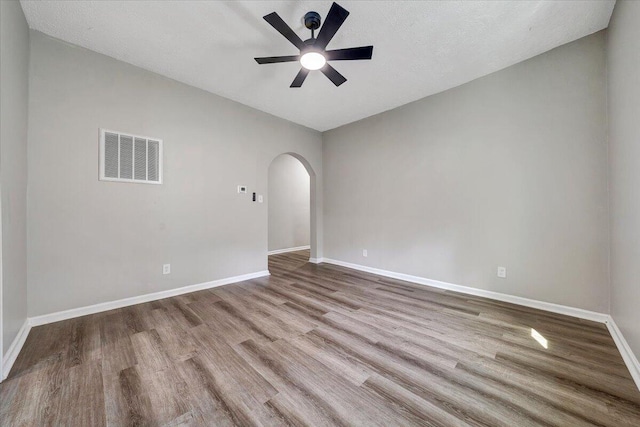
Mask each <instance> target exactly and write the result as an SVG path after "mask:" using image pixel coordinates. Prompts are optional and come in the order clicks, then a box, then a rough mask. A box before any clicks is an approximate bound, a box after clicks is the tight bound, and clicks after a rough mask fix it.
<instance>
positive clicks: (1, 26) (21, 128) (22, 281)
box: [0, 1, 29, 352]
mask: <svg viewBox="0 0 640 427" xmlns="http://www.w3.org/2000/svg"><path fill="white" fill-rule="evenodd" d="M28 71H29V28H28V27H27V21H26V20H25V18H24V15H23V13H22V8H21V7H20V3H18V2H17V1H15V2H14V1H0V192H1V193H2V200H1V206H2V233H1V236H2V250H1V251H0V253H1V254H2V269H1V271H2V287H1V288H2V292H1V293H2V317H3V319H2V325H3V326H2V327H3V334H2V339H3V349H4V350H3V351H4V352H6V351H7V350H8V349H9V346H10V345H11V342H12V341H13V340H14V338H15V337H16V335H17V333H18V331H19V330H20V328H21V327H22V325H23V324H24V322H25V320H26V318H27V225H26V220H27V203H26V198H27V117H28V114H27V99H28V82H29V78H28Z"/></svg>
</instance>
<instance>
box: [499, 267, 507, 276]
mask: <svg viewBox="0 0 640 427" xmlns="http://www.w3.org/2000/svg"><path fill="white" fill-rule="evenodd" d="M498 277H500V278H502V279H505V278H506V277H507V267H498Z"/></svg>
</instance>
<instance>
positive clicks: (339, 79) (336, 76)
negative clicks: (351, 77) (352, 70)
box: [320, 64, 347, 86]
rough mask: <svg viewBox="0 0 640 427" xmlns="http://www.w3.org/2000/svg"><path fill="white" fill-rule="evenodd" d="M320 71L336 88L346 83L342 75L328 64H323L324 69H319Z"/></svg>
mask: <svg viewBox="0 0 640 427" xmlns="http://www.w3.org/2000/svg"><path fill="white" fill-rule="evenodd" d="M320 71H322V74H324V75H325V76H327V77H328V78H329V80H331V81H332V82H333V84H334V85H336V86H340V85H341V84H342V83H344V82H346V81H347V79H346V78H345V77H344V76H343V75H342V74H340V73H339V72H338V71H336V69H335V68H333V67H332V66H331V65H329V64H325V65H324V67H322V68H320Z"/></svg>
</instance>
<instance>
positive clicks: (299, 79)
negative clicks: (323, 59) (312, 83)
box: [289, 68, 309, 87]
mask: <svg viewBox="0 0 640 427" xmlns="http://www.w3.org/2000/svg"><path fill="white" fill-rule="evenodd" d="M308 74H309V70H307V69H306V68H300V72H299V73H298V75H297V76H296V78H295V79H293V83H291V86H289V87H300V86H302V83H304V79H306V78H307V75H308Z"/></svg>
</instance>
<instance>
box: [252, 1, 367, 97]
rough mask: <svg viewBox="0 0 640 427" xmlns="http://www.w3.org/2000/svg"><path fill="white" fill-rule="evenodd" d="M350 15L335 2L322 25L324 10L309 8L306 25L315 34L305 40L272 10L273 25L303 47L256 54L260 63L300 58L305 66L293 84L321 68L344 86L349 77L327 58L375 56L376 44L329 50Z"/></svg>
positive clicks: (295, 85)
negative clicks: (282, 52) (285, 52)
mask: <svg viewBox="0 0 640 427" xmlns="http://www.w3.org/2000/svg"><path fill="white" fill-rule="evenodd" d="M347 16H349V12H348V11H347V10H346V9H344V8H343V7H341V6H340V5H339V4H337V3H333V4H332V5H331V9H330V10H329V14H328V15H327V17H326V19H325V22H324V25H322V28H320V14H318V12H307V13H306V14H305V15H304V25H305V27H307V28H308V29H310V30H311V38H310V39H308V40H305V41H302V39H301V38H300V37H298V35H297V34H296V33H295V32H294V31H293V30H292V29H291V27H289V26H288V25H287V24H286V23H285V22H284V21H283V20H282V18H280V16H279V15H278V14H277V13H276V12H273V13H270V14H268V15H266V16H265V17H264V20H265V21H267V22H268V23H269V24H271V26H272V27H273V28H275V29H276V30H277V31H278V32H279V33H280V34H282V35H283V36H284V37H285V38H286V39H287V40H289V41H290V42H291V43H292V44H293V45H294V46H295V47H297V48H298V49H299V50H300V54H299V55H288V56H267V57H263V58H255V60H256V62H257V63H258V64H275V63H278V62H295V61H300V65H301V66H302V68H301V69H300V72H299V73H298V75H297V76H296V78H295V79H293V83H291V86H290V87H301V86H302V83H304V79H306V78H307V75H308V74H309V71H314V70H320V71H321V72H322V74H324V75H325V76H327V77H328V78H329V80H331V81H332V82H333V84H334V85H336V86H340V85H341V84H342V83H344V82H346V81H347V79H346V78H345V77H344V76H343V75H342V74H340V73H339V72H338V71H336V69H335V68H333V67H332V66H331V65H329V64H328V63H327V61H352V60H356V59H371V55H372V54H373V46H361V47H352V48H348V49H336V50H326V47H327V45H328V44H329V42H330V41H331V39H332V38H333V36H334V35H335V34H336V32H337V31H338V29H340V26H342V23H343V22H344V21H345V19H347ZM318 28H320V32H319V33H318V37H314V35H315V31H316V30H317V29H318Z"/></svg>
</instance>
